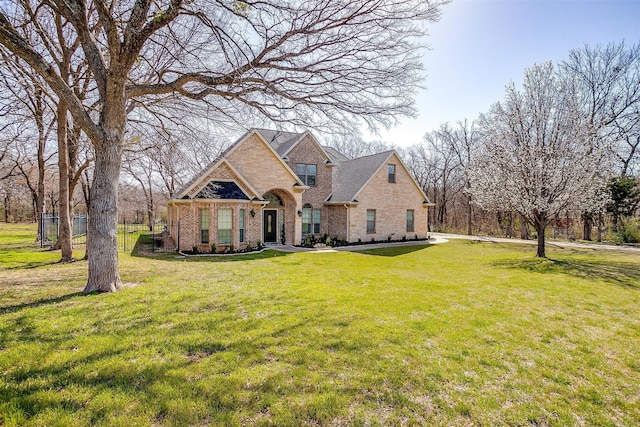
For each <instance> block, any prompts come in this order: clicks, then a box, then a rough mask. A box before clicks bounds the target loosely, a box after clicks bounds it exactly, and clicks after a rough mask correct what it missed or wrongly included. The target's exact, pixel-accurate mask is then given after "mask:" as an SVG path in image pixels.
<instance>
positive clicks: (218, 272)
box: [0, 227, 640, 426]
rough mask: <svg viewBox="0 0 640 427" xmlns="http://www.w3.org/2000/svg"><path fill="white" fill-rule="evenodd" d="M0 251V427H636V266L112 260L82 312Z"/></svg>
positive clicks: (394, 255)
mask: <svg viewBox="0 0 640 427" xmlns="http://www.w3.org/2000/svg"><path fill="white" fill-rule="evenodd" d="M8 231H12V230H11V229H8V228H6V227H4V228H0V235H1V234H2V233H7V232H8ZM27 237H28V238H26V242H28V241H29V239H31V237H29V236H27ZM5 239H7V240H5ZM8 239H9V238H8V237H5V236H2V237H0V260H2V264H0V373H1V377H0V425H1V424H4V425H16V424H17V425H21V424H29V425H74V426H76V425H122V426H130V425H276V426H298V425H355V426H358V425H361V426H366V425H492V426H493V425H510V426H524V425H621V426H622V425H628V426H632V425H640V358H639V352H638V349H639V348H640V256H638V255H637V254H624V253H618V252H606V251H597V252H596V251H589V250H571V249H557V248H553V247H551V248H549V249H548V252H549V256H550V258H551V259H549V260H540V259H535V258H533V257H532V255H533V252H532V247H531V246H526V247H525V246H516V245H508V244H502V245H501V244H492V243H475V242H467V241H454V242H450V243H447V244H443V245H437V246H417V247H415V246H413V247H405V248H397V247H394V248H385V249H381V250H372V251H364V252H359V253H347V252H336V253H300V254H283V253H280V252H275V251H266V252H263V253H262V254H252V255H247V256H239V257H229V258H197V259H193V258H191V259H179V258H176V257H175V256H174V255H173V254H164V255H160V256H156V257H141V256H132V255H128V254H122V255H121V274H122V278H123V281H124V282H125V283H126V284H127V288H125V289H124V290H123V291H122V292H119V293H117V294H103V295H83V294H81V293H80V291H81V290H82V287H83V285H84V280H85V278H86V263H84V262H76V263H72V264H70V265H60V264H43V265H40V266H33V262H34V260H37V259H38V257H39V256H41V253H40V252H39V250H36V249H33V248H31V249H29V250H26V249H24V250H23V249H20V247H19V244H18V243H19V242H17V241H16V242H14V243H13V244H11V245H8V244H6V243H5V242H7V241H8ZM17 240H19V239H17ZM53 258H54V259H55V257H53ZM6 259H12V260H13V261H11V262H9V263H8V264H5V260H6ZM20 260H22V261H20Z"/></svg>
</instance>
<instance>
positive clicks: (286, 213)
mask: <svg viewBox="0 0 640 427" xmlns="http://www.w3.org/2000/svg"><path fill="white" fill-rule="evenodd" d="M262 197H263V198H264V200H266V201H267V202H268V203H267V204H266V205H265V206H264V207H263V209H262V236H263V241H264V243H286V242H292V239H293V236H294V226H295V218H294V215H295V214H296V213H295V212H296V210H295V209H296V201H295V199H294V198H293V196H292V195H291V194H290V193H289V192H287V191H286V190H282V189H279V188H276V189H272V190H269V191H268V192H266V193H265V194H264V195H263V196H262Z"/></svg>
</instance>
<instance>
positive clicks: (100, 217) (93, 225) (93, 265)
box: [84, 143, 122, 292]
mask: <svg viewBox="0 0 640 427" xmlns="http://www.w3.org/2000/svg"><path fill="white" fill-rule="evenodd" d="M120 155H121V149H120V145H119V144H109V143H107V144H104V145H103V146H101V147H96V164H95V170H94V174H93V182H92V184H91V203H90V205H89V218H88V221H89V224H88V229H87V259H88V262H89V278H88V280H87V285H86V286H85V288H84V292H93V291H100V292H115V291H117V290H118V289H119V288H120V287H121V284H122V283H121V281H120V273H119V272H118V240H117V238H118V236H117V227H118V202H117V201H118V178H119V176H120Z"/></svg>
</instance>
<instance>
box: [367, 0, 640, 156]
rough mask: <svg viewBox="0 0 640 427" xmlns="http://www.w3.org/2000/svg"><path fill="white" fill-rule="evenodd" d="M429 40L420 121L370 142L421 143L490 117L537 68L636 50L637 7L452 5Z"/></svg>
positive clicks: (622, 1) (626, 2)
mask: <svg viewBox="0 0 640 427" xmlns="http://www.w3.org/2000/svg"><path fill="white" fill-rule="evenodd" d="M429 33H430V37H428V40H427V41H428V43H429V45H430V46H431V50H429V51H426V52H425V53H424V58H423V62H424V65H425V68H426V72H427V79H426V81H425V85H426V86H427V89H426V90H423V91H420V92H419V93H418V96H417V107H418V110H419V117H418V118H417V119H404V120H402V122H401V124H400V125H398V126H397V127H395V128H393V129H390V130H389V131H382V133H381V135H380V136H374V137H371V138H372V139H380V140H382V141H385V142H389V143H394V144H397V145H399V146H407V145H411V144H414V143H418V142H420V140H421V139H422V136H423V135H424V133H425V132H427V131H429V130H431V129H435V128H437V127H438V126H439V125H440V124H441V123H444V122H447V121H449V122H452V123H453V122H456V121H457V120H461V119H464V118H465V117H466V118H468V119H475V118H476V117H477V116H478V114H480V113H482V112H485V111H487V110H488V109H489V106H490V105H491V104H493V103H494V102H496V101H499V100H501V99H502V97H503V96H504V87H505V85H506V84H507V83H509V82H510V81H514V82H515V83H516V84H520V83H521V81H522V77H523V72H524V70H525V68H528V67H530V66H532V65H533V64H535V63H541V62H544V61H549V60H551V61H553V62H554V63H557V62H559V61H561V60H562V59H564V58H566V57H567V54H568V52H569V51H570V50H571V49H574V48H580V47H582V46H584V44H585V43H586V44H589V45H592V46H595V45H597V44H607V43H609V42H620V41H622V40H624V41H625V43H627V44H629V45H632V44H634V43H638V42H640V0H608V1H604V0H598V1H596V0H454V1H453V2H452V3H450V4H448V5H446V6H445V7H444V8H443V13H442V18H441V19H440V21H439V22H437V23H435V24H431V25H430V26H429Z"/></svg>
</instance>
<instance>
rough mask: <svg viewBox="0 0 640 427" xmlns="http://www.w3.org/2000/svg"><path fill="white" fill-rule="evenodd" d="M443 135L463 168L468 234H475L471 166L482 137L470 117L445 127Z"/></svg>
mask: <svg viewBox="0 0 640 427" xmlns="http://www.w3.org/2000/svg"><path fill="white" fill-rule="evenodd" d="M443 130H444V133H443V137H444V138H445V139H446V140H448V142H449V144H450V146H451V149H452V150H453V152H454V153H455V155H456V157H457V163H458V165H459V167H460V168H461V170H462V179H463V186H464V190H465V191H464V195H465V198H466V201H465V202H466V203H465V204H466V223H467V234H468V235H469V236H471V235H472V234H473V206H472V203H471V193H470V192H469V188H470V187H471V179H470V178H469V166H470V164H471V159H472V158H473V155H474V151H475V150H476V147H477V145H478V139H479V138H480V136H479V132H478V131H477V129H476V127H475V122H473V121H471V122H469V120H468V119H464V120H462V121H458V122H457V124H456V126H455V127H454V128H448V127H447V128H445V129H443Z"/></svg>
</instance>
